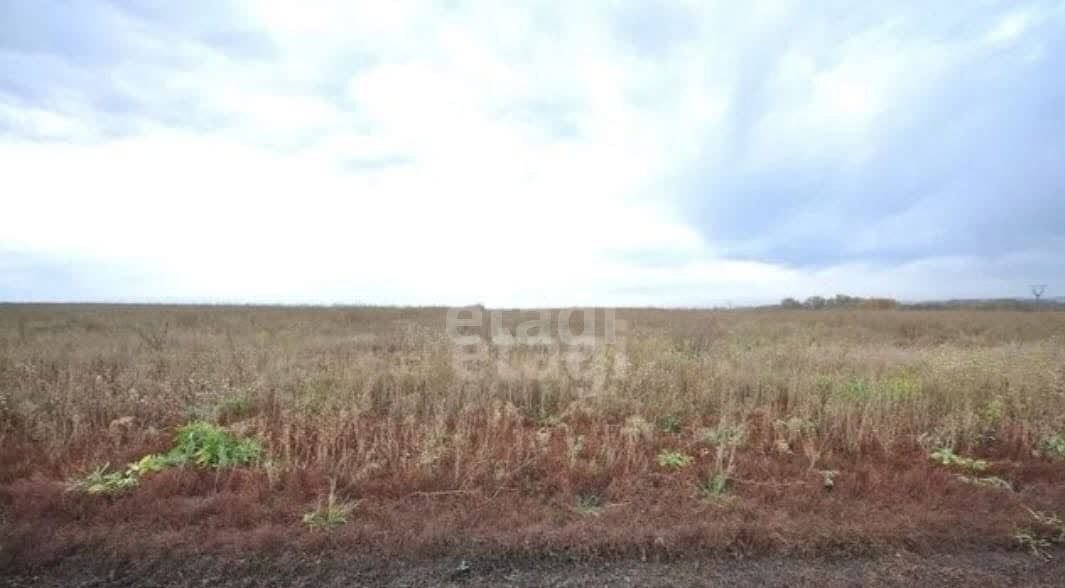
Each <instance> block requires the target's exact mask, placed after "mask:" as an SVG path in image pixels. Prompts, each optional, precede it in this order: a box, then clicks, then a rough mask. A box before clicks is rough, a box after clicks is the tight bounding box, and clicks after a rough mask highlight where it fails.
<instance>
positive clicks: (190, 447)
mask: <svg viewBox="0 0 1065 588" xmlns="http://www.w3.org/2000/svg"><path fill="white" fill-rule="evenodd" d="M261 456H262V447H261V446H260V445H259V443H258V442H257V441H255V440H254V439H242V438H238V437H236V436H234V435H232V434H231V433H229V432H227V431H226V430H225V429H223V428H221V427H219V426H218V425H214V424H211V423H208V422H204V421H195V422H191V423H188V424H185V425H182V426H181V427H180V428H179V429H178V433H177V438H176V444H175V445H174V448H173V449H171V450H170V451H169V452H167V453H166V454H165V455H163V456H161V457H160V459H161V460H162V462H163V463H165V464H169V465H179V466H184V465H187V464H195V465H197V466H200V467H209V468H225V467H234V466H242V465H250V464H252V463H255V462H256V461H257V460H258V459H259V458H260V457H261Z"/></svg>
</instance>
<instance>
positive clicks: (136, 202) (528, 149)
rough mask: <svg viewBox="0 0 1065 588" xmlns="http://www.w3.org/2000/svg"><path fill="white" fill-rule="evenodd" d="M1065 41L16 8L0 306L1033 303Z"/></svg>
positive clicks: (671, 9) (257, 12)
mask: <svg viewBox="0 0 1065 588" xmlns="http://www.w3.org/2000/svg"><path fill="white" fill-rule="evenodd" d="M1063 28H1065V10H1063V8H1062V7H1061V6H1060V5H1057V4H1051V3H1043V2H1030V3H1025V4H1019V3H1003V4H996V5H991V6H989V7H987V8H986V9H981V10H980V11H974V10H972V9H970V8H967V7H961V6H958V7H953V6H942V7H928V6H925V5H924V4H920V3H912V4H909V3H902V4H899V3H892V4H889V5H878V6H866V7H862V8H861V9H858V10H855V9H852V8H847V9H846V10H844V7H842V6H840V7H838V8H836V7H834V6H833V5H832V4H826V5H824V6H822V7H821V10H819V11H811V10H810V9H809V7H808V6H799V5H798V4H797V3H792V2H766V3H759V4H756V5H754V6H752V7H746V6H742V7H741V6H740V5H735V4H733V3H727V2H720V3H702V2H679V3H678V2H669V3H664V2H638V3H622V4H616V3H608V2H602V3H599V2H588V3H570V4H553V3H544V4H539V3H529V4H523V5H521V6H515V5H507V4H499V3H490V2H455V3H449V4H438V5H426V4H424V3H419V2H389V3H370V2H367V3H361V2H355V3H353V2H347V1H343V2H341V1H335V2H326V1H323V2H318V3H314V4H312V5H300V6H298V7H297V6H295V5H293V4H292V3H290V2H281V1H267V2H242V1H232V2H194V3H189V4H183V5H181V6H180V7H168V6H166V5H165V4H158V3H153V2H67V3H48V2H30V1H29V0H16V1H14V2H8V3H5V4H4V5H3V6H2V7H0V161H3V162H4V165H5V173H4V190H3V192H4V194H5V195H4V196H0V198H2V199H3V202H2V204H3V208H4V211H5V213H6V214H5V215H4V218H3V219H2V220H0V250H3V251H7V253H6V254H5V255H6V257H5V259H6V261H5V263H6V265H4V266H2V268H0V271H2V273H0V275H3V277H4V279H3V280H2V281H0V299H9V298H18V297H23V296H31V297H41V298H42V299H44V298H47V299H79V298H94V299H96V298H97V297H99V298H104V299H106V298H109V297H110V298H115V299H123V300H126V299H167V300H171V299H179V300H187V301H195V300H209V301H220V300H225V301H263V302H286V301H287V302H327V303H331V302H345V301H348V302H374V303H404V304H413V303H456V304H463V303H469V302H475V301H480V302H485V303H489V304H502V305H518V304H526V305H535V304H578V303H580V304H614V303H618V304H622V303H632V304H670V305H673V304H713V303H722V302H723V301H725V300H733V301H735V302H737V303H742V302H764V301H769V300H775V299H779V298H781V297H783V296H787V295H795V296H804V295H808V294H813V293H821V294H834V293H836V292H850V293H856V294H861V293H865V294H870V295H873V294H878V295H896V296H900V297H906V298H932V297H940V296H942V297H951V296H966V295H988V296H990V295H1012V294H1015V293H1016V294H1023V292H1024V288H1025V284H1027V283H1028V282H1029V281H1033V280H1034V281H1044V282H1049V281H1051V279H1052V277H1053V276H1054V275H1062V274H1063V273H1065V272H1063V271H1062V270H1063V269H1065V268H1063V264H1062V262H1061V261H1059V257H1060V256H1059V255H1057V252H1060V251H1062V250H1065V224H1063V223H1062V222H1061V221H1060V220H1059V219H1063V218H1065V197H1063V196H1065V195H1063V194H1062V193H1061V190H1062V186H1065V181H1063V180H1065V176H1063V172H1061V171H1060V170H1061V169H1062V168H1063V166H1061V165H1060V162H1061V159H1062V156H1063V155H1065V150H1063V148H1065V144H1063V141H1065V109H1063V108H1062V104H1065V80H1063V79H1062V78H1061V76H1060V75H1057V73H1056V72H1058V71H1060V70H1061V66H1062V65H1063V64H1062V61H1063V60H1065V59H1063V58H1062V55H1065V41H1062V39H1065V35H1062V33H1063V32H1065V31H1063V30H1062V29H1063ZM57 268H59V269H57ZM99 268H110V269H107V270H106V271H104V270H102V269H99ZM89 275H91V276H97V277H94V278H93V279H92V280H91V284H92V286H91V288H90V287H87V286H84V285H79V284H85V283H89V282H86V279H85V278H83V276H89ZM57 276H68V278H69V276H76V277H77V276H82V277H77V279H73V278H70V279H68V278H61V277H57ZM943 276H950V277H951V279H950V280H944V279H942V277H943ZM1062 287H1065V284H1063V285H1062ZM826 288H828V289H829V290H828V291H826V290H825V289H826Z"/></svg>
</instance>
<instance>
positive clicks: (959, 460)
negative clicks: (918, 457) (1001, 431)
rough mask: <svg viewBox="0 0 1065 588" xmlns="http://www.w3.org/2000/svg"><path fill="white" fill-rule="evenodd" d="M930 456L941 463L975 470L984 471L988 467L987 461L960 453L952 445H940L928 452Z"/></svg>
mask: <svg viewBox="0 0 1065 588" xmlns="http://www.w3.org/2000/svg"><path fill="white" fill-rule="evenodd" d="M928 457H929V458H930V459H932V460H933V461H935V462H936V463H938V464H940V465H944V466H948V467H950V466H955V467H959V468H961V469H964V470H969V471H973V472H982V471H984V470H986V469H987V467H988V465H987V462H986V461H984V460H982V459H974V458H971V457H964V456H961V455H958V454H956V453H954V450H953V449H951V448H950V447H940V448H939V449H936V450H935V451H933V452H932V453H930V454H928Z"/></svg>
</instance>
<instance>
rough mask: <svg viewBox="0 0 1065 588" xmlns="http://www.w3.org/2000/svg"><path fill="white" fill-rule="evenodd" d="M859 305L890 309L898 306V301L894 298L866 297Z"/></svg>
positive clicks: (872, 308)
mask: <svg viewBox="0 0 1065 588" xmlns="http://www.w3.org/2000/svg"><path fill="white" fill-rule="evenodd" d="M860 306H861V308H867V309H869V310H890V309H892V308H898V307H899V303H898V301H897V300H895V299H894V298H866V299H864V300H862V302H861V305H860Z"/></svg>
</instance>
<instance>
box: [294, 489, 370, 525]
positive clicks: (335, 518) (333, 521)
mask: <svg viewBox="0 0 1065 588" xmlns="http://www.w3.org/2000/svg"><path fill="white" fill-rule="evenodd" d="M358 505H359V503H358V502H357V501H356V502H351V501H342V500H337V496H336V482H335V481H334V482H332V483H331V484H330V486H329V494H328V496H326V499H325V502H322V500H321V499H319V500H318V504H317V506H315V509H314V510H312V511H310V512H308V513H306V514H304V515H303V524H305V525H307V526H308V527H311V528H314V529H326V530H328V529H332V528H334V527H339V526H341V525H343V524H345V523H347V522H348V515H350V514H351V513H352V511H354V510H355V508H356V507H358Z"/></svg>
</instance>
